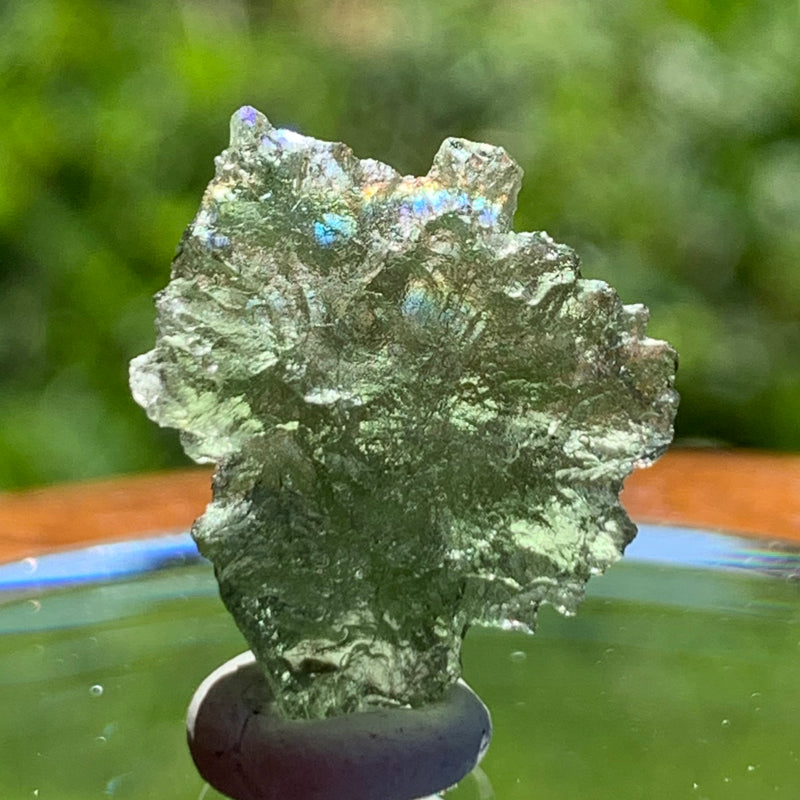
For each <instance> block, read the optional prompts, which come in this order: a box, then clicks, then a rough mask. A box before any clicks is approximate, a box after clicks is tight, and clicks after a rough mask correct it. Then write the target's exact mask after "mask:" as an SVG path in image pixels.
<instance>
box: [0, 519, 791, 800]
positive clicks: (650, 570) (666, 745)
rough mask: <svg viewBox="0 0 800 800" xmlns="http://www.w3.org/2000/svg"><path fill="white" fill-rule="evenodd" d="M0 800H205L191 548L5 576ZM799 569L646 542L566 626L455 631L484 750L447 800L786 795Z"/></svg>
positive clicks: (223, 655)
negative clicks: (487, 723)
mask: <svg viewBox="0 0 800 800" xmlns="http://www.w3.org/2000/svg"><path fill="white" fill-rule="evenodd" d="M0 587H2V591H0V633H2V638H0V698H1V702H2V708H3V712H4V713H3V715H2V721H0V741H1V742H2V743H3V757H2V759H0V797H3V798H6V797H8V798H28V797H38V798H42V799H44V798H55V799H57V800H79V799H80V800H86V798H92V797H98V798H102V797H115V798H117V797H118V798H140V799H141V800H144V798H152V799H153V800H156V799H157V800H163V799H164V798H169V799H170V800H173V799H174V800H203V799H204V800H212V799H213V798H219V797H221V795H218V794H217V793H216V792H214V791H213V790H212V789H210V788H208V787H207V786H206V785H205V784H204V782H203V781H202V779H201V778H200V777H199V776H198V775H197V773H196V772H195V770H194V767H193V765H192V763H191V760H190V757H189V754H188V750H187V748H186V744H185V737H184V727H183V725H184V723H183V717H184V713H185V708H186V706H187V704H188V701H189V698H190V697H191V695H192V693H193V691H194V689H195V687H196V686H197V685H198V684H199V682H200V681H201V680H202V678H204V677H205V676H206V675H207V674H208V673H209V672H210V671H211V670H212V669H214V668H215V667H216V666H218V665H219V664H220V663H222V662H223V661H224V660H226V659H227V658H229V657H231V656H232V655H234V654H236V653H237V652H240V651H241V650H243V649H244V648H245V645H244V642H243V639H242V637H241V634H239V632H238V630H237V629H236V627H235V625H234V623H233V621H232V620H231V618H230V616H229V615H228V614H227V612H226V611H225V610H224V608H223V606H222V604H221V603H220V601H219V599H218V596H217V588H216V584H215V582H214V579H213V576H212V574H211V568H210V567H209V566H208V565H207V564H206V563H205V562H202V561H199V560H198V559H197V557H196V556H195V555H194V550H193V545H192V544H191V541H190V540H189V539H188V537H186V536H178V537H162V538H160V539H155V540H151V541H148V542H138V543H124V544H121V545H104V546H100V547H94V548H89V549H87V550H83V551H80V552H78V553H73V554H66V555H58V556H49V557H45V558H41V559H37V560H33V559H27V560H25V561H22V562H19V563H17V564H11V565H4V566H2V567H0ZM799 601H800V556H799V555H798V553H797V551H796V550H793V549H792V548H790V547H789V546H786V545H781V544H779V543H774V544H770V543H766V542H759V543H756V542H753V541H749V542H748V541H745V540H741V539H732V538H728V537H722V536H715V535H709V534H703V533H701V532H693V531H674V530H673V531H669V530H666V529H660V528H647V527H645V528H643V529H642V530H641V533H640V535H639V537H638V538H637V539H636V541H635V542H634V544H633V545H632V546H631V547H630V548H629V552H628V555H627V556H626V558H625V559H624V560H623V561H622V562H621V563H620V564H618V565H616V566H615V567H613V568H612V569H611V570H609V572H608V573H607V574H606V575H605V576H603V577H598V578H594V579H592V580H591V581H590V583H589V596H588V598H587V600H586V602H585V603H584V604H583V605H582V606H581V608H580V611H579V613H578V615H577V617H575V618H564V617H561V616H559V615H558V614H557V613H555V612H554V611H552V610H549V609H546V610H545V611H544V612H543V614H542V618H541V621H540V624H539V628H538V631H537V633H536V634H535V635H534V636H528V635H525V634H521V633H518V632H513V631H506V632H504V631H497V630H487V629H474V630H472V631H471V632H470V633H469V635H468V637H467V640H466V643H465V646H464V676H465V678H466V680H467V681H468V682H469V683H470V684H471V685H472V686H473V688H474V689H475V690H476V691H477V692H478V693H479V694H480V696H481V697H482V698H483V699H484V701H485V702H486V703H487V704H488V706H489V707H490V709H491V711H492V715H493V719H494V723H495V736H494V741H493V743H492V746H491V748H490V750H489V754H488V755H487V757H486V759H485V761H484V762H483V764H482V768H483V773H484V774H481V773H479V774H474V775H471V776H469V777H468V778H466V779H465V780H464V781H463V782H462V784H461V785H460V786H459V787H458V788H457V789H456V790H454V791H453V792H452V793H449V794H448V795H447V797H448V798H452V800H490V799H491V798H496V800H531V799H532V798H541V799H542V800H563V798H565V797H579V796H583V797H591V798H593V800H605V798H608V799H609V800H611V798H614V800H617V798H620V797H624V798H627V799H629V800H635V798H643V799H644V798H647V800H660V799H662V798H663V800H676V798H696V799H697V800H703V799H704V798H705V799H707V800H716V798H726V800H736V798H742V800H752V798H764V797H770V798H784V797H785V798H796V797H798V796H800V763H799V762H800V747H798V746H797V743H796V742H797V737H796V730H797V720H798V719H799V718H800V697H798V693H797V692H796V691H794V688H793V687H795V686H796V678H797V664H798V658H800V602H799Z"/></svg>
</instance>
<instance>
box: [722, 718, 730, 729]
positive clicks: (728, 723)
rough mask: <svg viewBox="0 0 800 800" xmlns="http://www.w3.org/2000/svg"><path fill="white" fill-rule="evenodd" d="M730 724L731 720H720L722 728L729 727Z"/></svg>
mask: <svg viewBox="0 0 800 800" xmlns="http://www.w3.org/2000/svg"><path fill="white" fill-rule="evenodd" d="M730 726H731V721H730V720H729V719H724V720H722V727H723V728H730Z"/></svg>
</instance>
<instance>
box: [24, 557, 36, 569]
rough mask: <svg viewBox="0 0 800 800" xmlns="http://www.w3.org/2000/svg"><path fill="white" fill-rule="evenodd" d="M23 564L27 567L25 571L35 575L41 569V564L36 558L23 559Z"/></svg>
mask: <svg viewBox="0 0 800 800" xmlns="http://www.w3.org/2000/svg"><path fill="white" fill-rule="evenodd" d="M22 563H23V564H24V565H25V571H26V572H29V573H34V572H36V570H37V569H38V568H39V562H38V561H37V560H36V559H35V558H30V557H28V558H23V559H22Z"/></svg>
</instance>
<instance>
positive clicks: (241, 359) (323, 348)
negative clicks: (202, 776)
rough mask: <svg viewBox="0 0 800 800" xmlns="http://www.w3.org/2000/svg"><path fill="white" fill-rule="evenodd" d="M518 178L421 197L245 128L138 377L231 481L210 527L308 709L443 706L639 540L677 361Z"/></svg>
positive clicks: (359, 166)
mask: <svg viewBox="0 0 800 800" xmlns="http://www.w3.org/2000/svg"><path fill="white" fill-rule="evenodd" d="M520 181H521V170H520V168H519V167H518V166H517V164H515V163H514V161H512V160H511V159H510V158H509V157H508V155H507V154H506V153H505V151H504V150H503V149H502V148H500V147H492V146H489V145H485V144H476V143H473V142H469V141H465V140H463V139H447V140H446V141H445V142H444V143H443V144H442V146H441V148H440V149H439V152H438V153H437V154H436V157H435V158H434V161H433V166H432V167H431V170H430V172H429V173H428V174H427V175H426V176H425V177H422V178H413V177H403V176H401V175H399V174H398V173H397V172H395V171H394V170H393V169H392V168H391V167H388V166H386V165H385V164H381V163H379V162H377V161H373V160H369V159H367V160H359V159H357V158H356V157H355V156H354V155H353V153H352V152H351V151H350V149H349V148H347V147H346V146H345V145H343V144H332V143H329V142H322V141H318V140H316V139H312V138H308V137H305V136H301V135H299V134H297V133H295V132H293V131H290V130H280V129H275V128H273V127H272V126H271V125H270V123H269V122H268V121H267V119H266V118H265V117H264V116H263V115H261V114H260V113H258V112H256V111H255V110H254V109H252V108H249V107H245V108H243V109H240V110H239V111H238V112H237V113H236V114H235V115H234V116H233V119H232V121H231V143H230V147H229V148H228V149H227V150H225V151H224V152H223V153H222V154H221V155H220V156H219V157H218V158H217V159H216V176H215V178H214V179H213V180H212V182H211V183H210V185H209V187H208V189H207V191H206V193H205V196H204V198H203V202H202V205H201V207H200V210H199V212H198V214H197V216H196V217H195V219H194V222H193V223H192V224H191V225H190V226H189V227H188V229H187V231H186V233H185V235H184V237H183V240H182V242H181V245H180V247H179V250H178V254H177V256H176V257H175V260H174V263H173V266H172V279H171V281H170V283H169V285H168V286H167V287H166V288H165V289H164V290H163V291H161V292H160V293H159V294H158V295H157V308H158V320H157V328H158V337H157V341H156V346H155V349H153V350H152V351H150V352H149V353H146V354H144V355H142V356H139V357H138V358H136V359H134V361H133V362H132V365H131V383H132V387H133V393H134V396H135V398H136V400H137V401H138V402H139V403H140V404H141V405H142V406H144V408H145V409H146V410H147V413H148V414H149V416H150V417H151V418H152V419H153V420H155V421H156V422H158V423H159V424H160V425H164V426H169V427H173V428H177V429H179V430H180V432H181V436H182V440H183V444H184V447H185V449H186V452H187V453H188V454H189V455H190V456H191V457H192V458H193V459H195V460H196V461H199V462H214V463H216V464H217V465H218V470H217V474H216V477H215V480H214V499H213V502H212V503H211V504H210V505H209V506H208V508H207V510H206V512H205V514H204V515H203V516H202V517H200V518H199V519H198V520H197V522H196V523H195V526H194V529H193V534H194V537H195V539H196V541H197V544H198V546H199V548H200V550H201V552H202V553H203V554H204V555H206V556H207V557H208V558H209V559H210V560H211V561H212V562H213V564H214V567H215V570H216V575H217V579H218V581H219V586H220V592H221V595H222V598H223V600H224V602H225V604H226V605H227V607H228V609H229V610H230V612H231V613H232V614H233V616H234V618H235V620H236V622H237V623H238V625H239V627H240V628H241V630H242V632H243V633H244V635H245V637H246V639H247V641H248V643H249V645H250V647H251V648H252V649H253V651H254V652H255V653H256V655H257V657H258V659H259V660H260V662H261V663H262V665H263V666H264V668H265V671H266V673H267V675H268V677H269V680H270V681H271V682H272V685H273V688H274V690H275V695H276V698H277V703H278V706H279V708H280V709H281V710H282V711H283V713H285V714H287V715H289V716H298V717H315V716H327V715H331V714H336V713H341V712H347V711H354V710H362V709H366V708H370V707H375V706H380V705H384V706H385V705H395V704H411V705H419V704H422V703H425V702H428V701H431V700H433V699H435V698H438V697H440V696H441V694H442V692H443V691H444V689H445V688H446V687H447V686H449V685H450V684H451V683H452V682H453V681H455V680H456V678H457V677H458V675H459V671H460V665H459V652H460V647H461V641H462V637H463V635H464V632H465V630H466V628H467V626H468V625H469V624H470V623H472V622H479V623H490V624H498V625H505V626H511V627H515V628H520V629H532V628H533V626H534V623H535V620H536V612H537V609H538V607H539V606H540V605H541V604H542V603H543V602H547V603H551V604H553V605H554V606H555V607H557V608H558V609H560V610H561V611H563V612H565V613H572V612H573V611H574V610H575V609H576V606H577V605H578V603H579V601H580V600H581V598H582V596H583V593H584V586H585V583H586V581H587V580H588V578H589V576H590V575H592V574H594V573H598V572H601V571H602V570H603V569H605V568H606V567H607V566H608V565H609V564H611V563H612V562H614V561H615V560H617V559H618V558H619V556H620V554H621V553H622V550H623V549H624V547H625V545H626V544H627V543H628V542H629V541H630V540H631V539H632V538H633V536H634V534H635V527H634V525H633V524H632V523H631V521H630V520H629V519H628V517H627V516H626V514H625V512H624V510H623V509H622V507H621V506H620V503H619V500H618V494H619V491H620V489H621V486H622V482H623V480H624V478H625V477H626V476H627V475H628V474H629V473H630V472H631V470H632V469H633V468H634V466H636V465H638V464H643V463H648V462H650V461H652V460H653V459H655V458H656V457H657V456H658V455H660V454H661V453H662V452H663V451H664V449H665V448H666V447H667V445H668V443H669V441H670V439H671V434H672V420H673V416H674V413H675V410H676V406H677V396H676V394H675V392H674V390H673V378H674V372H675V364H676V357H675V353H674V352H673V350H672V349H671V348H670V347H669V346H668V345H667V344H666V343H665V342H661V341H656V340H654V339H650V338H647V337H646V335H645V324H646V320H647V311H646V309H645V308H644V307H643V306H640V305H623V304H622V303H621V301H620V299H619V297H618V296H617V295H616V293H615V292H614V291H613V290H612V289H611V288H610V287H609V286H608V285H606V284H605V283H602V282H600V281H596V280H584V279H582V278H581V277H580V273H579V269H578V260H577V257H576V255H575V253H574V252H573V251H572V250H571V249H570V248H569V247H566V246H564V245H561V244H556V243H555V242H553V240H552V239H550V237H549V236H548V235H547V234H545V233H513V232H511V223H512V215H513V213H514V209H515V204H516V194H517V191H518V190H519V186H520Z"/></svg>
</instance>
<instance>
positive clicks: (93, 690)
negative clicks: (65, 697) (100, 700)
mask: <svg viewBox="0 0 800 800" xmlns="http://www.w3.org/2000/svg"><path fill="white" fill-rule="evenodd" d="M89 694H90V695H91V696H92V697H100V695H101V694H103V687H102V686H101V685H100V684H99V683H96V684H95V685H94V686H92V687H90V689H89Z"/></svg>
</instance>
